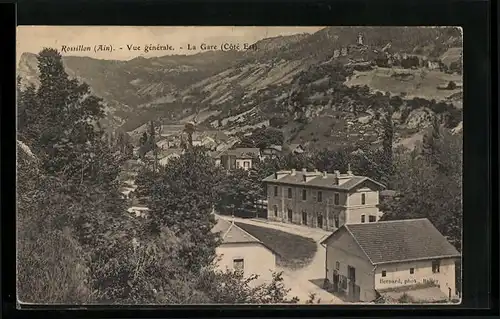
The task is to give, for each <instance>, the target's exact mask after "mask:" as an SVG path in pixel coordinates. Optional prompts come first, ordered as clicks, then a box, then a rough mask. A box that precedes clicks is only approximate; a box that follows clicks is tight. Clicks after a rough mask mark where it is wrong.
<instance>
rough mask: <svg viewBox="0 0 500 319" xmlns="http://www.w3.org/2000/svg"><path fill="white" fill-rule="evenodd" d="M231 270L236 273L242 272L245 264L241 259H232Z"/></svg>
mask: <svg viewBox="0 0 500 319" xmlns="http://www.w3.org/2000/svg"><path fill="white" fill-rule="evenodd" d="M233 268H234V270H236V271H243V269H244V268H245V264H244V261H243V258H241V259H233Z"/></svg>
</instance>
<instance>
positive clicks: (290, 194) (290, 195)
mask: <svg viewBox="0 0 500 319" xmlns="http://www.w3.org/2000/svg"><path fill="white" fill-rule="evenodd" d="M288 198H292V189H291V188H288Z"/></svg>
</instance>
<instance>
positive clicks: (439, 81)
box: [346, 68, 462, 100]
mask: <svg viewBox="0 0 500 319" xmlns="http://www.w3.org/2000/svg"><path fill="white" fill-rule="evenodd" d="M398 74H399V75H401V76H397V75H398ZM404 75H406V76H404ZM449 81H454V82H455V83H457V84H458V83H461V82H462V76H461V75H458V74H446V73H444V72H440V71H437V70H424V69H416V70H411V69H396V68H376V69H373V70H371V71H366V72H356V73H355V75H354V76H353V77H352V78H351V79H349V81H347V82H346V85H348V86H354V85H367V86H368V87H370V88H371V89H372V90H377V91H384V92H385V91H390V92H391V93H392V94H401V93H405V94H406V96H407V98H413V97H421V98H426V99H435V100H444V99H446V98H447V97H448V96H450V95H452V94H454V93H457V92H460V91H461V90H462V89H456V90H439V89H438V88H437V87H438V86H442V85H444V86H446V85H447V84H448V82H449Z"/></svg>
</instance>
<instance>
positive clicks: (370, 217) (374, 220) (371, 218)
mask: <svg viewBox="0 0 500 319" xmlns="http://www.w3.org/2000/svg"><path fill="white" fill-rule="evenodd" d="M368 221H369V222H370V223H373V222H376V221H377V218H376V217H375V216H373V215H370V216H368Z"/></svg>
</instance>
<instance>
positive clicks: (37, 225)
mask: <svg viewBox="0 0 500 319" xmlns="http://www.w3.org/2000/svg"><path fill="white" fill-rule="evenodd" d="M38 62H39V63H38V65H39V69H40V80H41V84H40V86H39V87H38V88H34V87H28V88H26V89H24V90H21V89H20V91H19V92H18V93H19V95H18V96H19V100H18V101H19V102H18V106H19V112H18V114H19V139H20V140H21V141H22V143H19V147H18V155H19V161H18V185H17V187H18V189H17V190H18V199H17V201H18V211H17V228H18V258H17V265H18V277H17V287H18V298H19V300H20V301H21V302H30V303H69V304H85V303H99V304H103V303H106V304H109V303H120V304H123V303H128V304H158V303H161V304H192V303H214V302H222V303H276V302H296V299H287V294H288V290H287V289H286V288H285V287H283V283H282V281H283V280H282V278H281V275H280V274H275V278H274V281H273V282H272V283H270V284H265V285H260V286H255V285H250V283H251V282H252V281H253V280H254V279H255V278H243V277H242V275H241V274H239V273H234V272H230V271H228V272H221V271H217V270H216V269H215V268H214V265H213V262H214V260H215V247H216V246H217V245H218V236H217V234H212V233H211V228H212V226H213V225H214V220H213V216H212V215H211V208H212V206H213V205H214V203H215V200H216V199H217V196H218V193H217V192H214V191H213V190H214V189H217V188H216V187H213V186H214V183H215V182H216V180H217V179H216V177H217V174H218V171H217V169H216V168H215V166H214V165H213V164H212V163H211V162H210V161H209V159H208V157H207V156H206V155H205V154H204V152H202V151H201V150H198V149H191V150H189V151H188V152H186V154H184V155H183V158H182V159H180V160H178V161H173V163H171V164H170V165H169V166H168V167H167V168H165V169H164V170H162V171H161V172H160V171H156V172H152V171H143V172H142V173H141V175H140V176H139V178H138V184H139V185H140V192H141V193H142V195H143V197H144V198H146V199H147V205H148V206H149V207H150V208H151V215H150V216H149V218H146V219H142V218H136V217H133V216H130V215H128V214H127V213H126V203H125V202H124V200H123V199H122V198H121V197H120V196H119V195H120V194H119V189H118V183H117V177H118V173H119V171H120V167H121V165H122V164H123V162H124V160H125V159H126V158H127V157H128V156H129V154H128V150H127V149H126V148H123V147H122V148H117V149H114V148H113V147H112V146H111V145H110V144H109V143H108V142H107V140H106V136H105V134H104V132H103V131H102V130H101V129H100V127H99V125H98V123H99V121H100V119H102V117H103V107H102V104H101V103H100V100H99V99H97V98H96V97H94V96H93V95H92V94H91V93H90V90H89V88H88V86H86V85H85V84H80V83H78V82H77V81H75V80H71V79H69V78H68V75H67V74H66V73H65V71H64V67H63V64H62V61H61V56H60V54H59V53H58V52H57V51H56V50H53V49H44V50H43V51H42V52H40V54H39V55H38Z"/></svg>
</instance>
